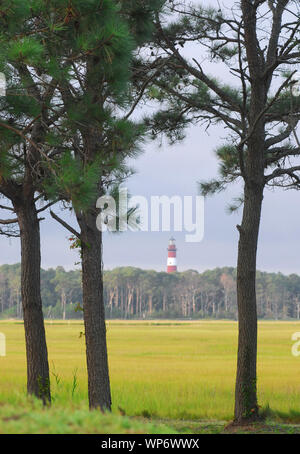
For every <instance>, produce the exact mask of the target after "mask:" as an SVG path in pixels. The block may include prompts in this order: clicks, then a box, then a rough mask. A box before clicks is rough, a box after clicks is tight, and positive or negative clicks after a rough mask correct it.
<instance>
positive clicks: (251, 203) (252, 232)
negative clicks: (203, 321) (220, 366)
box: [235, 187, 263, 423]
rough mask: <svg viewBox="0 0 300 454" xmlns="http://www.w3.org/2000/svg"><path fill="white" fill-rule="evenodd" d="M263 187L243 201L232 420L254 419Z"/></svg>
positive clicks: (247, 195) (251, 192)
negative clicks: (235, 374) (257, 277)
mask: <svg viewBox="0 0 300 454" xmlns="http://www.w3.org/2000/svg"><path fill="white" fill-rule="evenodd" d="M262 191H263V188H261V189H258V188H250V189H249V188H247V187H246V188H245V203H244V211H243V220H242V224H241V226H240V227H239V232H240V239H239V247H238V264H237V302H238V322H239V337H238V362H237V376H236V391H235V421H236V422H238V423H240V422H243V421H245V420H249V419H250V420H252V419H256V418H257V416H258V405H257V392H256V358H257V309H256V289H255V285H256V252H257V242H258V233H259V224H260V214H261V206H262V195H263V192H262Z"/></svg>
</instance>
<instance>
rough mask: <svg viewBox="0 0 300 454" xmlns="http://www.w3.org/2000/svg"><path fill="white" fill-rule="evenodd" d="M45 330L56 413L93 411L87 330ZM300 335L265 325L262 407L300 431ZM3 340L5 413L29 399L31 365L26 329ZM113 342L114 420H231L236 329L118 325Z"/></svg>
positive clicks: (289, 326)
mask: <svg viewBox="0 0 300 454" xmlns="http://www.w3.org/2000/svg"><path fill="white" fill-rule="evenodd" d="M46 330H47V341H48V350H49V362H50V368H51V385H52V394H53V408H54V409H53V410H51V411H55V407H57V408H63V406H67V407H68V406H69V407H71V408H74V409H76V411H79V412H80V411H86V410H87V380H86V370H85V345H84V336H83V335H82V334H81V333H82V332H83V331H84V328H83V324H82V323H80V322H65V323H63V322H46ZM297 331H299V332H300V323H299V322H298V323H297V322H260V323H259V354H258V390H259V403H260V405H261V406H262V407H263V408H265V409H268V408H269V407H270V410H268V413H269V414H272V417H274V418H281V420H285V421H286V422H293V423H294V424H295V423H300V356H299V357H295V356H293V355H292V353H291V347H292V345H293V343H294V342H293V341H292V340H291V337H292V334H293V333H295V332H297ZM0 332H2V333H4V334H5V335H6V343H7V355H6V357H0V411H1V405H2V406H3V405H4V404H5V405H6V406H7V405H10V406H11V408H13V407H14V406H15V405H16V404H17V402H19V401H20V399H21V401H22V397H21V396H22V395H25V394H26V363H25V345H24V332H23V325H22V323H20V322H14V321H2V322H0ZM107 334H108V348H109V361H110V373H111V384H112V398H113V411H114V413H116V414H117V413H118V412H120V409H121V412H122V413H123V412H125V413H126V415H128V416H136V417H140V420H142V421H145V420H148V419H149V418H154V419H157V420H159V421H162V420H163V421H169V420H172V421H173V420H181V421H199V420H206V421H210V423H213V421H219V422H222V421H223V422H226V421H230V420H231V419H232V417H233V405H234V381H235V367H236V348H237V324H236V323H235V322H227V321H199V322H198V321H197V322H175V321H173V322H172V321H170V322H168V321H161V322H160V321H159V322H156V321H151V322H150V321H149V322H146V321H145V322H138V321H136V322H133V321H132V322H130V321H129V322H122V321H111V322H108V323H107ZM23 404H24V402H23ZM23 404H21V405H23ZM35 405H36V404H35ZM6 408H8V407H6ZM5 411H8V413H9V410H5ZM0 414H1V413H0ZM118 417H119V416H118ZM138 420H139V419H138V418H137V419H135V421H138ZM117 425H118V423H117ZM175 426H176V424H175V425H174V424H173V427H175ZM181 427H182V426H181Z"/></svg>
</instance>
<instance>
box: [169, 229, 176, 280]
mask: <svg viewBox="0 0 300 454" xmlns="http://www.w3.org/2000/svg"><path fill="white" fill-rule="evenodd" d="M176 251H177V249H176V245H175V239H174V238H173V237H172V238H170V240H169V246H168V261H167V273H174V272H176V271H177V261H176Z"/></svg>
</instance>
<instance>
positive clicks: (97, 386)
mask: <svg viewBox="0 0 300 454" xmlns="http://www.w3.org/2000/svg"><path fill="white" fill-rule="evenodd" d="M77 219H78V223H79V225H80V229H81V239H82V248H81V252H82V291H83V315H84V325H85V340H86V358H87V372H88V395H89V406H90V408H100V409H101V410H102V411H107V410H111V393H110V382H109V370H108V359H107V344H106V326H105V311H104V301H103V280H102V234H101V232H100V231H99V230H98V229H97V227H96V211H95V210H93V211H92V210H89V211H87V212H86V213H80V214H78V216H77Z"/></svg>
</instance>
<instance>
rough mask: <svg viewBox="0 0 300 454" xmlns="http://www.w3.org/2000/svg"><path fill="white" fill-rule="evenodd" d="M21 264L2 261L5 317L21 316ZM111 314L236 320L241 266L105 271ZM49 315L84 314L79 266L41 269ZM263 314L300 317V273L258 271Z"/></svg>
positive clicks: (0, 302) (0, 311)
mask: <svg viewBox="0 0 300 454" xmlns="http://www.w3.org/2000/svg"><path fill="white" fill-rule="evenodd" d="M20 272H21V269H20V264H16V265H2V266H0V317H1V318H12V317H13V318H22V304H21V291H20ZM104 296H105V308H106V315H107V318H121V319H129V318H132V319H148V318H149V319H150V318H178V319H184V318H186V319H199V318H213V319H214V318H215V319H220V318H227V319H233V320H235V319H237V305H236V270H235V268H229V267H225V268H216V269H214V270H209V271H205V272H203V273H198V272H197V271H194V270H189V271H184V272H182V273H172V274H167V273H164V272H157V271H151V270H150V271H149V270H142V269H139V268H133V267H122V268H115V269H114V270H112V271H105V273H104ZM42 298H43V306H44V315H45V317H46V318H53V319H74V318H79V319H80V318H82V293H81V273H80V271H74V270H73V271H65V270H64V268H63V267H61V266H59V267H57V268H56V269H48V270H42ZM257 300H258V316H259V318H261V319H275V320H279V319H284V320H286V319H299V318H300V276H298V275H296V274H291V275H289V276H285V275H283V274H281V273H266V272H260V271H258V272H257Z"/></svg>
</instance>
